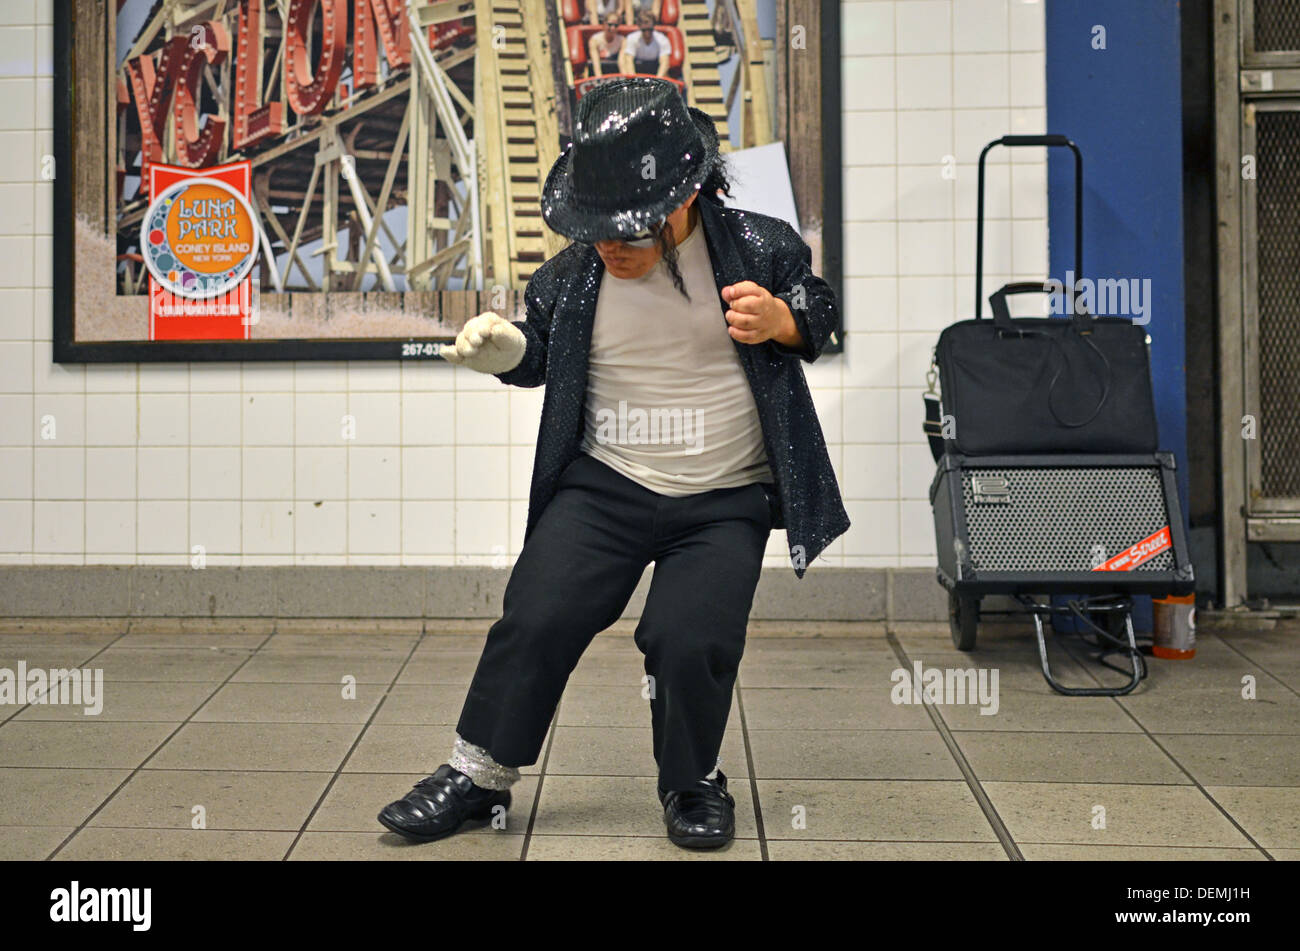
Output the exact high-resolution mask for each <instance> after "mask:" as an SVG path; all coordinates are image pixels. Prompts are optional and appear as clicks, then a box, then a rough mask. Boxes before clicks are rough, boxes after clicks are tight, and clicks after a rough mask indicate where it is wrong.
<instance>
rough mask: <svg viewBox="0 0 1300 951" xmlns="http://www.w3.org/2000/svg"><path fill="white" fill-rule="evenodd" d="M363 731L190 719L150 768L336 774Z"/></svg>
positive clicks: (354, 727)
mask: <svg viewBox="0 0 1300 951" xmlns="http://www.w3.org/2000/svg"><path fill="white" fill-rule="evenodd" d="M3 732H4V731H2V730H0V735H3ZM360 732H361V726H360V725H359V724H343V723H187V724H186V725H185V726H183V727H182V728H181V730H180V732H179V733H177V734H176V736H174V737H173V738H172V739H171V740H170V741H169V742H168V743H167V745H166V746H164V747H163V748H162V749H161V750H159V752H158V755H157V756H155V757H154V758H153V759H152V760H150V761H149V768H151V769H229V770H271V771H284V770H291V771H293V770H301V771H306V772H322V771H324V772H333V771H334V770H335V769H337V768H338V766H339V764H340V763H342V762H343V757H344V756H345V755H346V754H347V751H348V749H349V748H350V747H351V746H352V742H353V741H354V740H355V739H356V738H357V735H358V734H359V733H360Z"/></svg>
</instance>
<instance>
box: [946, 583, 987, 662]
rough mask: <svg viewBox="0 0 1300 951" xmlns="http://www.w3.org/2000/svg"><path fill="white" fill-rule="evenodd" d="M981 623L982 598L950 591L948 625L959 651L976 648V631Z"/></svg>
mask: <svg viewBox="0 0 1300 951" xmlns="http://www.w3.org/2000/svg"><path fill="white" fill-rule="evenodd" d="M979 623H980V599H979V598H963V597H962V596H961V595H959V594H957V592H955V591H950V592H948V627H949V629H950V632H951V634H952V642H953V644H954V645H956V647H957V650H959V651H969V650H974V649H975V631H976V629H977V628H978V627H979Z"/></svg>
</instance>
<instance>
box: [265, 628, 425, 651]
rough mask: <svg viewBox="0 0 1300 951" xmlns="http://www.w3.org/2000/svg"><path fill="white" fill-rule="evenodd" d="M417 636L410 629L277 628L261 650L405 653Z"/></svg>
mask: <svg viewBox="0 0 1300 951" xmlns="http://www.w3.org/2000/svg"><path fill="white" fill-rule="evenodd" d="M419 640H420V634H419V632H418V631H411V632H409V633H402V634H397V633H388V634H374V633H368V632H352V633H342V632H340V633H297V632H295V633H283V632H280V631H277V632H276V633H274V634H272V635H271V637H270V638H268V639H267V640H266V643H265V644H264V645H263V646H262V650H264V651H271V652H278V651H309V652H312V653H318V652H321V651H324V652H327V653H330V652H334V651H358V652H361V653H365V654H389V653H396V654H400V655H401V656H403V657H405V656H406V655H407V654H408V653H410V652H411V649H412V648H413V647H415V645H416V643H417V642H418V641H419Z"/></svg>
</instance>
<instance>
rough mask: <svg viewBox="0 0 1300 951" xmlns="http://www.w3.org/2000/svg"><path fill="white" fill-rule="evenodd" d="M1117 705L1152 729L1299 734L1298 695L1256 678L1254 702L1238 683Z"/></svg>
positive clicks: (1161, 692) (1170, 692)
mask: <svg viewBox="0 0 1300 951" xmlns="http://www.w3.org/2000/svg"><path fill="white" fill-rule="evenodd" d="M1119 703H1120V704H1121V705H1123V707H1124V709H1126V710H1128V711H1129V712H1130V713H1132V714H1133V716H1134V717H1135V718H1136V719H1137V721H1138V722H1139V723H1141V724H1142V725H1143V726H1144V727H1146V729H1147V730H1149V731H1150V732H1152V733H1253V734H1256V735H1259V734H1277V733H1291V734H1300V697H1297V696H1296V695H1295V694H1293V693H1291V692H1289V691H1288V690H1287V689H1286V688H1285V687H1283V686H1281V685H1280V684H1277V683H1276V682H1272V683H1265V682H1264V681H1259V687H1258V693H1257V694H1256V698H1255V699H1254V700H1246V699H1243V698H1242V696H1241V685H1240V684H1239V683H1228V684H1225V685H1224V686H1223V687H1222V688H1220V689H1208V688H1189V689H1177V690H1175V689H1168V690H1156V691H1151V692H1148V693H1144V694H1142V695H1140V696H1139V695H1136V694H1135V695H1132V696H1128V697H1121V698H1120V699H1119Z"/></svg>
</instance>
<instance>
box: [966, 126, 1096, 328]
mask: <svg viewBox="0 0 1300 951" xmlns="http://www.w3.org/2000/svg"><path fill="white" fill-rule="evenodd" d="M998 145H1001V146H1003V147H1004V148H1012V149H1015V148H1025V147H1027V146H1047V147H1048V148H1064V149H1069V150H1070V151H1071V152H1073V153H1074V279H1075V280H1076V281H1077V280H1079V279H1080V278H1082V277H1083V153H1081V152H1080V151H1079V147H1078V146H1077V145H1075V144H1074V143H1073V142H1072V141H1070V139H1069V137H1068V136H1064V135H1056V134H1052V135H1004V136H1003V137H1002V138H1000V139H994V140H993V141H992V142H990V143H989V144H988V145H986V146H984V150H983V151H982V152H980V164H979V191H978V193H977V196H976V205H977V207H976V212H975V319H976V320H979V319H980V318H981V317H982V316H983V315H984V312H983V307H984V160H985V159H986V158H987V157H988V154H989V151H990V150H991V149H993V147H994V146H998ZM1067 290H1068V291H1070V293H1071V295H1073V292H1074V288H1073V287H1069V288H1067Z"/></svg>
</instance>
